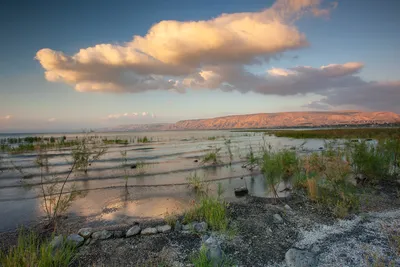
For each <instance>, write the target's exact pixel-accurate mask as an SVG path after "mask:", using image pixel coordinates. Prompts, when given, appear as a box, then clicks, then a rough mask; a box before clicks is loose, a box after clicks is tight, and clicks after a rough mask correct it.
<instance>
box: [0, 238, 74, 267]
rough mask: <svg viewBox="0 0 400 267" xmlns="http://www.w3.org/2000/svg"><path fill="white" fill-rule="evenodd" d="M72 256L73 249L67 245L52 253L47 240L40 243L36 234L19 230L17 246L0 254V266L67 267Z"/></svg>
mask: <svg viewBox="0 0 400 267" xmlns="http://www.w3.org/2000/svg"><path fill="white" fill-rule="evenodd" d="M74 256H75V249H74V248H73V247H72V246H70V245H68V244H66V245H64V246H63V247H61V248H60V249H58V250H55V251H53V248H52V247H51V245H50V242H49V241H48V240H43V241H42V240H40V238H39V237H38V235H37V234H36V233H34V232H27V231H24V230H21V231H20V233H19V236H18V243H17V245H16V246H14V247H12V248H10V249H9V251H8V252H6V253H0V266H3V267H24V266H27V267H28V266H29V267H30V266H32V267H33V266H34V267H59V266H60V267H62V266H65V267H67V266H69V264H70V263H71V262H72V261H73V259H74Z"/></svg>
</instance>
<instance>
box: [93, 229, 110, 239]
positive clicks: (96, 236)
mask: <svg viewBox="0 0 400 267" xmlns="http://www.w3.org/2000/svg"><path fill="white" fill-rule="evenodd" d="M111 236H112V233H111V232H109V231H107V230H102V231H98V232H94V233H93V234H92V238H93V239H99V240H104V239H109V238H110V237H111Z"/></svg>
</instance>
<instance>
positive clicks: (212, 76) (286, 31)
mask: <svg viewBox="0 0 400 267" xmlns="http://www.w3.org/2000/svg"><path fill="white" fill-rule="evenodd" d="M321 1H322V0H277V1H276V2H275V3H274V4H273V5H272V6H271V7H270V8H268V9H265V10H262V11H260V12H243V13H233V14H222V15H220V16H218V17H216V18H214V19H210V20H203V21H187V22H179V21H173V20H168V21H161V22H159V23H157V24H155V25H153V26H152V27H151V28H150V29H149V31H148V32H147V34H146V35H145V36H134V38H133V40H132V41H130V42H127V43H125V44H123V45H118V44H98V45H96V46H93V47H88V48H83V49H80V51H79V52H78V53H76V54H74V55H72V56H69V55H66V54H64V53H63V52H61V51H54V50H51V49H48V48H45V49H41V50H39V51H38V52H37V54H36V59H37V60H38V61H39V62H40V64H41V65H42V67H43V68H44V69H45V78H46V79H47V80H48V81H51V82H63V83H67V84H70V85H72V86H74V88H75V90H77V91H82V92H99V91H101V92H133V93H134V92H142V91H147V90H171V91H175V92H180V93H182V92H184V90H185V88H191V87H192V86H191V84H193V87H199V86H201V85H202V83H204V86H206V87H207V88H214V87H217V86H218V84H220V81H221V80H224V78H223V77H221V76H219V75H220V74H221V72H224V70H222V69H224V68H228V69H227V70H225V71H229V70H230V69H229V68H231V67H236V68H238V69H240V68H243V67H244V66H245V65H251V64H258V63H260V62H262V61H265V60H268V59H269V58H271V57H274V56H277V55H279V54H280V53H282V52H285V51H288V50H293V49H299V48H302V47H305V46H307V45H308V42H307V39H306V36H305V35H304V34H303V33H301V32H300V31H299V30H298V29H297V27H296V26H295V24H294V22H295V21H296V20H297V19H299V18H301V17H302V16H304V15H306V14H311V15H314V16H327V15H329V13H330V11H331V9H333V8H334V7H335V6H330V7H329V6H328V7H326V8H322V7H321ZM212 68H219V69H221V71H220V74H218V73H216V72H215V71H213V70H210V69H212ZM222 87H223V88H222V89H223V90H227V91H229V90H230V87H229V86H222Z"/></svg>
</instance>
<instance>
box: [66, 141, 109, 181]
mask: <svg viewBox="0 0 400 267" xmlns="http://www.w3.org/2000/svg"><path fill="white" fill-rule="evenodd" d="M106 151H107V150H106V149H105V148H101V147H98V146H97V145H96V144H93V143H90V140H89V137H88V136H84V137H83V138H82V139H81V140H79V141H78V142H77V145H76V147H74V148H73V149H72V158H73V161H74V168H75V170H81V171H83V172H84V173H87V171H88V167H89V166H91V164H92V162H94V161H96V160H98V159H99V158H100V157H101V156H103V155H104V154H105V153H106Z"/></svg>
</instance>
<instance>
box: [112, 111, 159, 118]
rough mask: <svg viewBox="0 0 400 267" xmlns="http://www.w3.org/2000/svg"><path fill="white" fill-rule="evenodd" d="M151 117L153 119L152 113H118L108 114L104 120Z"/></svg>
mask: <svg viewBox="0 0 400 267" xmlns="http://www.w3.org/2000/svg"><path fill="white" fill-rule="evenodd" d="M149 116H150V117H152V118H155V115H154V113H150V112H147V111H143V112H132V113H128V112H126V113H120V114H110V115H108V116H107V117H106V118H105V119H111V120H117V119H124V118H131V119H133V118H138V117H149Z"/></svg>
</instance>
